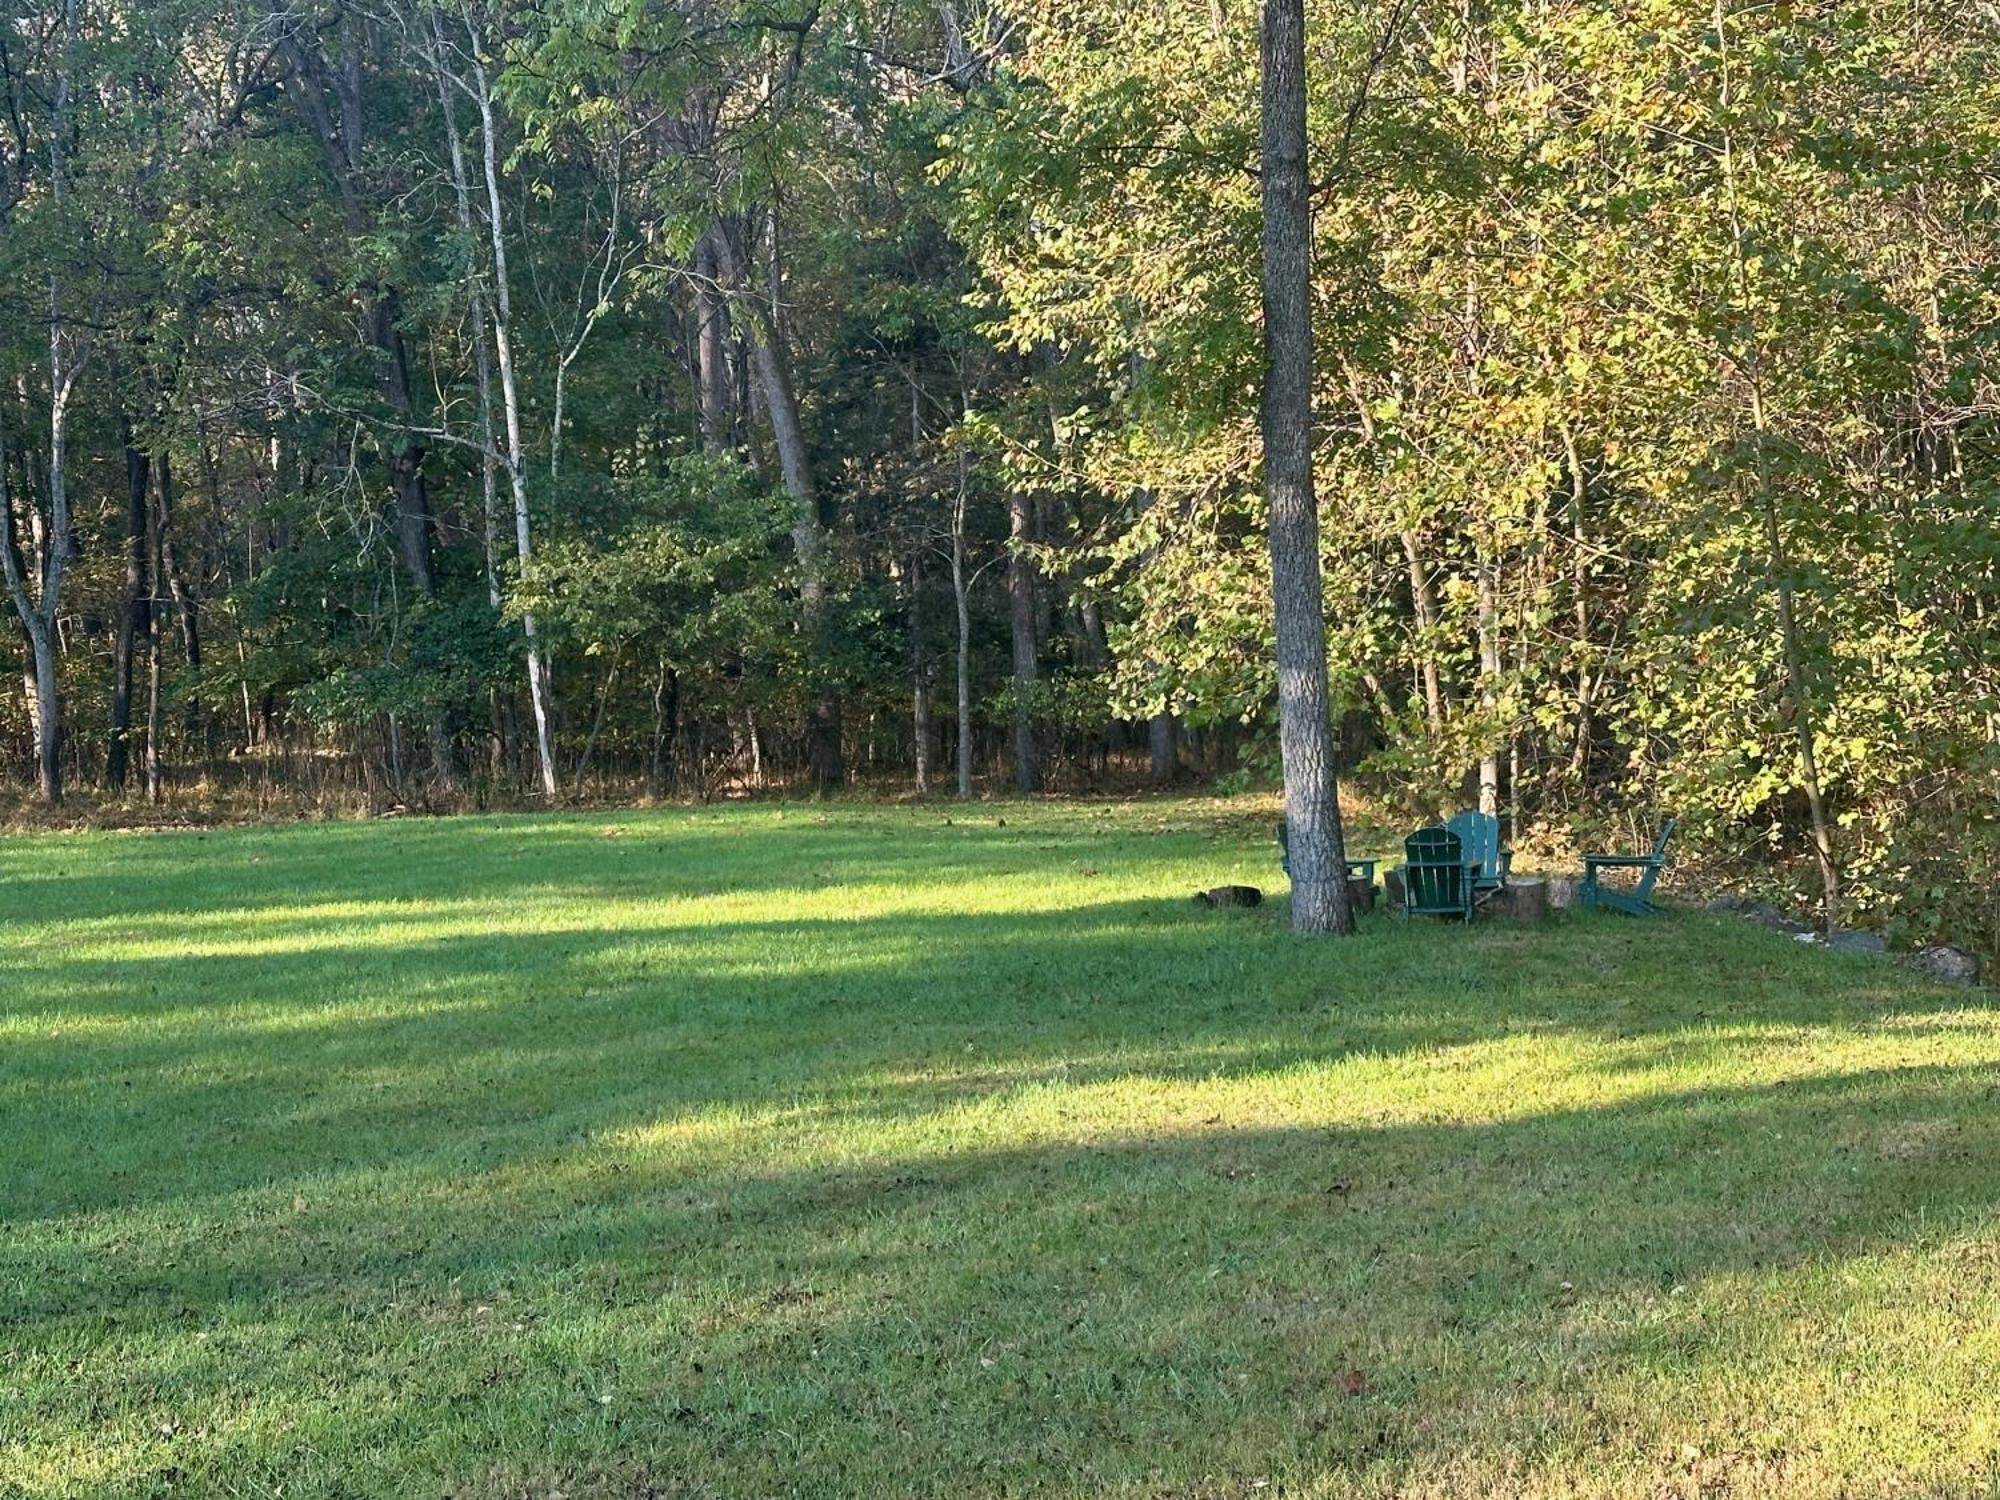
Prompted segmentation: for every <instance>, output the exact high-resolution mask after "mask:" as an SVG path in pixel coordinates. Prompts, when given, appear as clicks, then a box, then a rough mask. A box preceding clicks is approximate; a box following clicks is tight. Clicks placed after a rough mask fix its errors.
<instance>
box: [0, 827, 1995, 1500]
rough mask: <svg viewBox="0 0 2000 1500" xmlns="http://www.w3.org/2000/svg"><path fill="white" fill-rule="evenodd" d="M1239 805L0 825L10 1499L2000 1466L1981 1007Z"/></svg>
mask: <svg viewBox="0 0 2000 1500" xmlns="http://www.w3.org/2000/svg"><path fill="white" fill-rule="evenodd" d="M1268 821H1269V820H1268V818H1267V817H1265V816H1263V815H1262V814H1261V813H1260V814H1256V815H1248V816H1246V815H1244V814H1241V813H1239V812H1237V811H1236V810H1235V809H1234V808H1233V807H1232V805H1230V804H1226V803H1205V802H1193V801H1190V802H1164V803H1154V804H1146V805H1139V806H1113V805H1108V804H1105V805H1057V804H1050V805H1025V804H1023V805H1015V804H989V805H982V806H980V807H976V808H970V809H968V808H962V807H955V806H954V807H944V806H929V807H898V808H890V807H882V808H870V807H838V808H811V807H797V806H793V807H751V808H732V809H699V810H686V811H664V812H653V813H638V814H629V815H618V816H615V817H607V816H605V815H603V814H601V813H600V814H592V815H581V816H576V817H519V818H486V819H458V820H449V821H438V822H397V823H385V824H375V825H347V826H328V825H320V826H300V827H287V828H281V829H271V830H255V829H242V830H226V831H208V832H200V833H179V834H162V835H149V836H144V837H138V836H112V835H78V836H73V837H32V838H26V839H18V840H15V841H13V842H12V843H10V844H9V845H7V846H6V847H5V848H4V849H0V903H4V909H5V913H6V918H7V920H6V923H5V925H4V926H0V1123H4V1125H5V1127H6V1142H7V1152H8V1163H7V1171H6V1173H5V1174H4V1176H0V1222H4V1240H0V1494H7V1493H13V1492H19V1493H22V1494H26V1495H75V1496H86V1495H87V1496H98V1495H114V1496H115V1495H155V1494H163V1493H176V1494H217V1495H221V1494H230V1495H235V1494H275V1493H279V1492H282V1493H283V1494H285V1495H288V1496H297V1495H357V1494H359V1495H397V1496H401V1495H411V1494H437V1495H466V1496H502V1495H522V1496H527V1495H536V1496H545V1495H547V1494H549V1493H551V1492H554V1491H560V1492H562V1493H564V1494H568V1495H572V1496H578V1495H588V1494H601V1495H605V1496H613V1495H616V1496H629V1495H637V1494H648V1493H683V1492H685V1493H693V1494H702V1493H711V1494H726V1495H737V1494H776V1493H809V1494H811V1493H823V1494H898V1495H900V1494H909V1493H929V1494H937V1495H963V1494H968V1493H1017V1492H1042V1493H1075V1494H1086V1493H1088V1494H1095V1493H1100V1492H1107V1491H1109V1492H1125V1493H1133V1494H1145V1495H1159V1494H1171V1495H1183V1494H1185V1495H1253V1494H1263V1493H1287V1494H1296V1495H1327V1496H1334V1495H1339V1496H1347V1495H1355V1496H1388V1495H1407V1496H1461V1495H1466V1494H1534V1495H1592V1496H1596V1495H1607V1496H1633V1497H1639V1496H1648V1497H1650V1496H1657V1495H1690V1496H1693V1495H1719V1494H1728V1495H1760V1494H1761V1495H1773V1496H1778V1495H1783V1496H1792V1495H1807V1496H1811V1495H1829V1496H1830V1495H1837V1494H1838V1495H1876V1494H1879V1495H1892V1494H1893V1495H1902V1494H1909V1493H1931V1494H1939V1495H1960V1494H1969V1493H1984V1492H1988V1491H1990V1490H1991V1489H1992V1488H1993V1487H1994V1486H1995V1485H1996V1483H2000V1468H1996V1456H1995V1455H1996V1448H1997V1447H2000V1396H1996V1394H1995V1391H1994V1389H1993V1381H1992V1378H1991V1377H1992V1371H1993V1370H1994V1369H1995V1368H1996V1367H2000V1233H1996V1230H2000V1209H1996V1191H2000V1107H1996V1106H2000V1066H1996V1065H2000V1018H1996V1016H1995V1014H1994V1012H1993V1011H1992V1010H1991V1009H1989V1008H1988V1007H1987V1006H1986V1005H1985V1004H1984V1003H1983V1001H1982V1000H1981V999H1980V998H1979V997H1977V996H1969V995H1968V994H1967V993H1966V992H1963V991H1960V992H1954V993H1946V992H1940V991H1935V990H1931V989H1927V988H1925V987H1923V986H1921V985H1918V984H1916V983H1914V982H1913V981H1910V980H1908V979H1907V978H1906V977H1904V976H1903V975H1901V974H1900V973H1899V972H1898V971H1896V970H1895V969H1894V968H1893V967H1892V966H1889V965H1885V964H1879V963H1867V962H1858V961H1851V960H1843V959H1840V958H1836V957H1831V956H1828V955H1825V954H1821V953H1814V952H1810V951H1806V950H1801V949H1799V948H1798V947H1797V945H1795V944H1791V943H1789V942H1786V941H1785V940H1783V939H1781V938H1777V937H1774V936H1772V935H1770V934H1766V933H1763V932H1761V931H1758V930H1755V929H1751V928H1748V927H1745V926H1743V925H1740V924H1731V923H1725V922H1722V921H1719V920H1715V919H1709V918H1705V917H1698V916H1684V917H1679V918H1676V919H1675V920H1673V921H1671V922H1669V923H1665V924H1659V925H1652V926H1647V925H1641V924H1637V923H1630V922H1625V921H1622V920H1617V919H1608V918H1607V919H1579V920H1572V921H1559V922H1557V923H1554V924H1552V925H1551V926H1549V927H1548V928H1546V929H1542V930H1537V931H1525V930H1514V929H1505V928H1494V929H1483V928H1482V929H1475V930H1473V931H1469V932H1468V931H1461V930H1458V929H1455V928H1448V927H1435V926H1428V925H1412V926H1408V927H1405V926H1404V925H1403V924H1400V923H1398V922H1396V921H1394V920H1393V919H1387V918H1381V917H1378V918H1375V919H1372V920H1371V921H1370V922H1369V924H1368V925H1367V927H1366V929H1365V930H1364V933H1363V935H1362V936H1361V937H1360V938H1358V939H1357V940H1355V941H1353V942H1351V943H1344V944H1324V943H1321V944H1314V943H1307V942H1301V941H1298V940H1296V939H1293V938H1292V937H1291V936H1290V935H1289V934H1287V933H1286V932H1285V931H1284V930H1283V927H1282V922H1281V920H1280V916H1281V913H1280V912H1279V911H1278V910H1275V909H1274V908H1272V907H1266V908H1264V909H1262V910H1260V911H1256V912H1250V913H1229V912H1209V911H1203V910H1198V909H1196V908H1194V907H1193V906H1191V905H1190V904H1189V903H1188V901H1187V896H1188V893H1189V892H1191V891H1193V890H1194V889H1196V888H1198V887H1204V886H1209V885H1214V884H1217V883H1220V882H1224V881H1248V882H1250V883H1256V884H1264V885H1269V884H1272V883H1274V882H1275V871H1274V870H1273V869H1272V868H1271V850H1270V847H1269V844H1268V837H1267V836H1268Z"/></svg>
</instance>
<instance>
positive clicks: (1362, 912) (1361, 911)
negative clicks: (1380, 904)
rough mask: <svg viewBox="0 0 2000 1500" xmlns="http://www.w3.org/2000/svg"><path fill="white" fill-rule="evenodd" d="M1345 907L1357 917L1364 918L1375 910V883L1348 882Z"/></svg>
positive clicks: (1366, 881) (1363, 881) (1364, 881)
mask: <svg viewBox="0 0 2000 1500" xmlns="http://www.w3.org/2000/svg"><path fill="white" fill-rule="evenodd" d="M1347 905H1348V909H1349V910H1350V911H1352V912H1353V913H1354V914H1355V915H1356V916H1357V917H1365V916H1367V915H1368V913H1370V912H1371V911H1373V910H1375V882H1374V881H1372V880H1350V881H1348V882H1347Z"/></svg>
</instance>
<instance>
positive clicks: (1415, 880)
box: [1396, 828, 1479, 922]
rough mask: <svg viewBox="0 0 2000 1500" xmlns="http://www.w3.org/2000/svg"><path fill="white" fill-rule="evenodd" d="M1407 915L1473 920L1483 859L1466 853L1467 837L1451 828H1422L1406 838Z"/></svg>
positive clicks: (1401, 872)
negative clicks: (1473, 901)
mask: <svg viewBox="0 0 2000 1500" xmlns="http://www.w3.org/2000/svg"><path fill="white" fill-rule="evenodd" d="M1396 873H1397V874H1399V875H1400V876H1401V877H1402V879H1403V917H1404V919H1405V920H1408V919H1409V918H1410V917H1413V916H1417V917H1452V916H1456V917H1462V918H1464V919H1465V920H1466V921H1468V922H1470V921H1471V920H1472V896H1473V889H1474V881H1475V879H1476V878H1477V876H1478V874H1479V861H1478V860H1476V859H1470V858H1468V857H1467V856H1466V852H1465V841H1464V840H1463V839H1461V838H1460V837H1459V836H1458V835H1457V834H1456V833H1453V832H1452V831H1451V830H1450V829H1449V828H1419V829H1418V830H1417V831H1416V832H1415V833H1413V834H1411V835H1410V836H1409V837H1408V838H1406V839H1404V840H1403V863H1402V864H1401V865H1400V866H1399V867H1398V868H1397V872H1396Z"/></svg>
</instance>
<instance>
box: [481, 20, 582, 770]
mask: <svg viewBox="0 0 2000 1500" xmlns="http://www.w3.org/2000/svg"><path fill="white" fill-rule="evenodd" d="M472 46H473V50H474V54H475V55H474V58H473V63H472V76H473V80H474V93H473V99H474V102H475V103H476V104H477V105H478V107H479V128H480V147H481V160H482V165H483V166H484V169H485V178H486V208H487V225H486V227H487V231H488V234H489V237H490V242H491V248H492V253H493V349H494V355H495V357H496V359H497V361H498V363H499V366H500V400H501V410H502V412H503V413H504V415H505V417H506V423H507V482H508V486H509V488H510V489H511V490H512V492H513V497H514V552H515V556H516V557H517V558H518V559H519V561H520V562H521V563H522V564H523V565H524V566H525V565H526V564H528V563H529V562H531V561H533V559H534V537H533V530H532V523H531V521H530V518H529V513H528V461H527V453H526V450H525V447H524V444H523V440H522V436H521V399H520V392H519V390H518V388H517V387H516V384H515V379H514V342H513V321H514V307H513V288H512V285H511V283H510V281H509V279H508V275H507V234H506V227H505V223H504V221H503V220H502V218H501V215H500V167H499V148H498V145H497V143H496V141H495V138H494V135H495V133H494V112H493V92H492V88H491V86H490V84H489V81H488V79H487V76H486V64H485V62H484V61H483V60H481V59H480V57H479V56H478V49H479V46H480V40H479V38H478V37H477V36H474V37H473V38H472ZM521 633H522V635H523V636H524V637H525V638H526V641H527V646H528V701H529V704H530V705H531V707H532V708H533V710H534V715H535V760H536V766H537V769H538V770H539V771H540V773H541V786H542V796H543V797H545V798H546V799H547V800H548V801H549V802H551V803H553V802H555V801H557V800H558V798H559V797H560V795H561V793H560V789H559V788H558V786H557V784H556V752H555V734H554V728H553V726H552V725H551V723H550V716H549V683H548V663H547V660H546V659H545V658H544V656H543V654H542V644H541V634H540V629H539V627H538V625H537V622H536V620H535V616H534V613H533V612H532V611H523V613H522V615H521Z"/></svg>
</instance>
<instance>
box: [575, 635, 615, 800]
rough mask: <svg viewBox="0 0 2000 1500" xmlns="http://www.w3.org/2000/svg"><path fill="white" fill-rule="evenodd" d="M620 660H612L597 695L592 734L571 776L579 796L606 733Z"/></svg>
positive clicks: (591, 722) (589, 735) (592, 717)
mask: <svg viewBox="0 0 2000 1500" xmlns="http://www.w3.org/2000/svg"><path fill="white" fill-rule="evenodd" d="M619 662H620V658H619V657H616V656H614V657H612V658H611V668H610V670H609V671H607V672H606V673H605V674H604V686H603V688H602V689H600V690H599V692H598V694H597V711H596V712H595V713H593V714H592V715H591V716H590V733H589V734H588V735H586V736H585V737H584V741H583V754H581V755H579V756H578V757H577V759H576V770H575V771H574V772H573V773H572V774H571V776H570V785H571V786H572V787H573V788H574V789H575V790H576V792H577V794H578V795H579V796H581V795H582V793H583V778H584V777H585V776H586V775H588V774H589V772H590V761H591V757H592V756H594V755H595V754H596V753H597V739H598V736H599V735H601V734H603V732H604V714H605V710H606V709H608V708H609V707H610V705H611V694H612V691H613V690H614V689H615V688H616V687H617V686H618V666H619Z"/></svg>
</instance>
